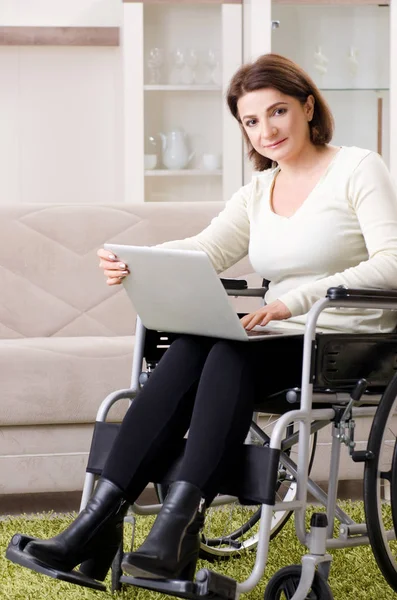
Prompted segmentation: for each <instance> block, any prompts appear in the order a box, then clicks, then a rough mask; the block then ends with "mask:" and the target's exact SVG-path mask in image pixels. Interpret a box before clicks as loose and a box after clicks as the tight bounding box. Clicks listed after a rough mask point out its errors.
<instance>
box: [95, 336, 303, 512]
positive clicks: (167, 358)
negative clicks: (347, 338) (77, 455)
mask: <svg viewBox="0 0 397 600" xmlns="http://www.w3.org/2000/svg"><path fill="white" fill-rule="evenodd" d="M301 368H302V338H301V337H297V338H294V337H291V338H278V339H272V340H265V341H255V342H248V343H247V342H234V341H226V340H215V339H213V338H204V337H198V336H182V337H180V338H178V339H177V340H176V341H175V342H173V344H172V345H171V346H170V348H169V349H168V350H167V351H166V353H165V354H164V356H163V357H162V359H161V360H160V362H159V364H158V366H157V367H156V369H155V370H154V372H153V373H152V374H151V376H150V378H149V380H148V382H147V383H146V384H145V386H144V388H143V389H142V390H141V391H140V392H139V394H138V395H137V397H136V398H135V400H134V401H133V403H132V404H131V406H130V408H129V409H128V412H127V413H126V415H125V417H124V420H123V423H122V425H121V429H120V432H119V434H118V436H117V438H116V440H115V443H114V445H113V447H112V449H111V452H110V454H109V457H108V460H107V462H106V465H105V467H104V470H103V472H102V476H103V477H104V478H106V479H109V480H110V481H112V482H113V483H115V484H116V485H118V486H119V487H120V488H121V489H122V490H123V491H124V493H125V497H126V498H127V499H128V500H130V502H134V501H135V500H136V499H137V497H138V496H139V494H140V493H141V492H142V491H143V489H144V488H145V487H146V485H147V483H148V481H149V480H148V477H149V475H148V473H149V472H152V471H153V466H154V465H155V466H156V469H160V471H161V470H162V469H167V468H168V467H169V466H170V464H172V462H173V461H174V459H175V455H174V454H175V451H174V450H173V448H175V441H176V440H182V439H183V437H184V436H185V434H186V432H187V431H188V430H189V436H188V440H187V443H186V449H185V453H184V457H183V460H182V463H181V464H180V467H179V470H178V473H177V478H176V479H177V480H178V481H188V482H190V483H192V484H194V485H196V486H197V487H198V488H199V489H200V490H201V491H202V492H203V495H204V496H205V497H206V498H207V499H211V498H213V497H214V496H215V495H216V493H217V489H216V487H217V485H216V482H217V478H219V474H220V472H221V470H222V469H223V468H227V467H228V464H229V463H230V461H231V460H233V451H234V450H235V449H236V448H237V447H239V445H241V444H242V443H243V442H244V440H245V438H246V435H247V433H248V430H249V426H250V422H251V418H252V413H253V411H254V407H255V404H258V402H259V401H260V400H263V398H265V397H266V396H267V395H269V394H272V393H274V392H276V391H278V390H281V389H284V388H288V387H294V386H296V385H299V384H300V377H301Z"/></svg>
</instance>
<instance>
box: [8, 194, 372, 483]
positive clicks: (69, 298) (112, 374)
mask: <svg viewBox="0 0 397 600" xmlns="http://www.w3.org/2000/svg"><path fill="white" fill-rule="evenodd" d="M222 206H223V205H222V203H209V202H202V203H167V204H165V203H148V204H143V205H132V206H128V205H124V204H123V205H113V206H92V205H62V206H57V205H54V206H52V205H51V206H50V205H22V204H21V205H15V206H1V207H0V228H1V230H0V231H1V240H2V243H1V246H0V289H1V302H0V369H1V410H0V495H1V494H24V493H32V492H64V491H77V490H81V488H82V484H83V478H84V472H85V465H86V462H87V456H88V450H89V446H90V441H91V435H92V429H93V423H94V421H95V415H96V411H97V409H98V407H99V405H100V403H101V401H102V400H103V399H104V398H105V397H106V395H107V394H108V393H109V392H111V391H114V390H117V389H120V388H126V387H129V381H130V373H131V359H132V353H133V347H134V335H133V334H134V326H135V313H134V310H133V308H132V306H131V304H130V302H129V300H128V298H127V296H126V295H125V292H124V290H123V288H121V287H117V288H109V287H108V286H107V285H106V284H105V280H104V277H103V274H102V273H101V271H100V269H99V268H98V258H97V257H96V251H97V249H98V248H99V247H100V246H101V245H102V244H103V243H104V242H105V241H113V242H117V243H132V244H139V245H154V244H156V243H160V242H163V241H165V240H170V239H177V238H183V237H186V236H190V235H193V234H195V233H196V232H199V231H200V230H201V229H203V228H204V227H205V226H206V225H207V224H208V223H209V221H210V220H211V218H212V217H213V216H215V215H216V214H217V213H218V212H219V211H220V210H221V208H222ZM225 275H227V276H230V277H239V276H243V277H247V278H248V280H249V282H250V284H253V285H257V284H258V283H259V281H260V279H259V278H258V277H257V276H256V275H254V274H253V273H252V268H251V267H250V265H249V262H248V260H247V259H245V260H244V261H241V262H240V263H239V264H237V265H235V266H234V267H233V268H232V269H230V270H229V271H228V272H227V273H226V274H225ZM154 276H155V274H154ZM239 302H240V306H239V308H240V309H241V308H242V306H241V302H244V305H243V308H245V309H246V310H253V309H255V308H256V307H257V306H259V301H258V299H248V300H247V299H244V300H243V301H242V300H240V301H239ZM125 408H126V403H123V402H121V403H119V404H118V405H117V407H115V408H113V409H112V411H111V413H110V418H111V420H114V421H119V420H120V419H121V418H122V415H123V413H124V411H125ZM368 427H369V421H367V420H365V419H363V420H362V421H361V422H360V423H359V424H358V426H357V429H356V440H357V441H358V448H359V449H361V448H363V447H365V440H366V439H367V435H368ZM329 441H330V436H329V432H322V433H321V436H320V441H319V445H318V453H317V458H316V461H315V466H314V475H315V477H316V478H317V479H319V480H324V479H327V476H328V475H327V468H326V467H325V461H326V460H328V456H329ZM343 454H344V456H345V458H344V459H343V464H342V471H341V477H342V478H344V479H346V480H350V479H356V478H359V477H360V476H361V471H362V465H357V464H354V463H352V461H351V460H350V459H348V460H346V452H343Z"/></svg>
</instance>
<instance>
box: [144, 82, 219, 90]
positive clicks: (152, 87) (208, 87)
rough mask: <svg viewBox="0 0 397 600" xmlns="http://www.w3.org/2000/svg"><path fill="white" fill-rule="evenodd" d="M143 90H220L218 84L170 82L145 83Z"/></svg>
mask: <svg viewBox="0 0 397 600" xmlns="http://www.w3.org/2000/svg"><path fill="white" fill-rule="evenodd" d="M143 89H144V90H145V92H221V91H222V86H220V85H204V84H197V85H172V84H169V83H168V84H162V85H154V84H146V85H144V86H143Z"/></svg>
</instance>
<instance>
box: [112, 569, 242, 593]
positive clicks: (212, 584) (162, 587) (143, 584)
mask: <svg viewBox="0 0 397 600" xmlns="http://www.w3.org/2000/svg"><path fill="white" fill-rule="evenodd" d="M120 582H121V583H126V584H128V585H133V586H135V587H139V588H145V589H147V590H152V591H156V592H160V593H163V594H168V595H169V596H177V597H178V598H189V599H190V600H196V599H197V600H199V599H203V600H205V599H210V598H211V600H235V598H236V588H237V583H236V581H235V580H234V579H231V578H230V577H226V576H225V575H220V574H219V573H214V572H213V571H210V570H208V569H201V570H200V571H199V572H198V573H197V575H196V581H180V580H178V579H145V578H143V577H128V576H125V575H123V576H122V577H121V578H120Z"/></svg>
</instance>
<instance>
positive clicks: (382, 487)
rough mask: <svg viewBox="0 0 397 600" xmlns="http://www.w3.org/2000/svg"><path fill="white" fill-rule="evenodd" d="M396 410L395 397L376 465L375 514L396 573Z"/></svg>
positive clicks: (396, 402) (396, 401)
mask: <svg viewBox="0 0 397 600" xmlns="http://www.w3.org/2000/svg"><path fill="white" fill-rule="evenodd" d="M396 408H397V397H396V399H395V400H394V403H393V406H392V409H391V410H390V412H389V415H388V417H387V421H386V426H385V428H384V431H383V435H382V440H381V446H380V451H379V458H378V464H377V477H376V497H377V503H376V505H377V514H378V519H379V528H380V533H381V536H382V540H383V544H384V549H385V551H386V553H387V556H388V558H389V560H390V563H391V565H392V567H393V569H394V571H396V572H397V541H396V539H395V538H396V536H395V532H394V524H393V514H392V508H391V506H392V502H391V500H392V496H394V501H397V494H395V493H392V491H393V490H392V485H393V484H394V486H395V481H394V480H393V477H392V472H393V469H392V466H393V457H394V455H395V448H396V439H397V435H396V433H395V431H396V427H395V426H393V425H392V420H393V418H394V417H395V412H396ZM393 538H394V539H393Z"/></svg>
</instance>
